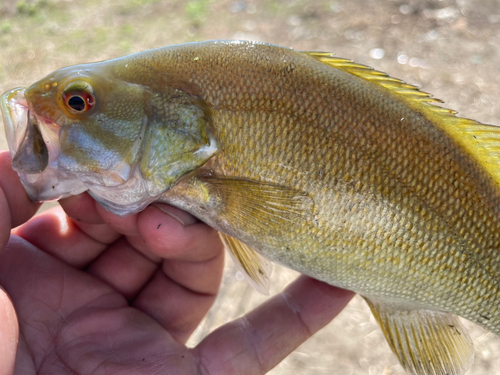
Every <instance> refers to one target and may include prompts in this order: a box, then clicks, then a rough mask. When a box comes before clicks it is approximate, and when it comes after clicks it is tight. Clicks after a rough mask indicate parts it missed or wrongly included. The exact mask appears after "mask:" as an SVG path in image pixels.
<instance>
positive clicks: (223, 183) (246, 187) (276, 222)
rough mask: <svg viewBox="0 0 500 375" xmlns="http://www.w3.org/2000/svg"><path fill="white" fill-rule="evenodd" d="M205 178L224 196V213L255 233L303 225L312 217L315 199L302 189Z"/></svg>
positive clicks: (235, 224)
mask: <svg viewBox="0 0 500 375" xmlns="http://www.w3.org/2000/svg"><path fill="white" fill-rule="evenodd" d="M201 180H202V181H203V182H205V183H208V184H210V185H211V187H212V189H214V190H215V191H212V192H211V194H213V195H214V196H218V197H220V199H221V200H222V208H221V210H220V217H221V218H222V219H224V220H226V221H227V222H229V223H231V225H232V226H233V227H235V228H240V229H241V230H242V231H244V232H245V233H248V234H250V235H252V236H256V237H259V238H261V239H262V238H264V237H267V236H273V235H275V234H276V233H278V234H281V233H282V232H283V230H282V229H283V226H287V227H292V226H296V225H299V226H301V225H304V223H305V222H307V221H310V220H311V218H312V212H313V208H314V203H313V200H312V199H311V198H310V197H309V196H308V195H307V194H306V193H303V192H301V191H297V190H294V189H291V188H288V187H284V186H278V185H273V184H269V183H266V182H260V181H251V180H245V179H234V178H210V177H208V178H201Z"/></svg>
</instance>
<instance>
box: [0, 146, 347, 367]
mask: <svg viewBox="0 0 500 375" xmlns="http://www.w3.org/2000/svg"><path fill="white" fill-rule="evenodd" d="M10 165H11V159H10V156H9V154H8V153H7V152H2V153H0V212H1V213H2V215H1V216H0V257H1V261H0V286H1V288H2V289H0V363H2V366H0V375H7V374H13V373H14V374H35V373H36V374H105V373H106V374H108V373H113V374H121V373H126V374H141V375H147V374H235V373H238V374H264V373H266V372H267V371H269V370H270V369H271V368H273V367H274V366H276V364H278V363H279V362H280V361H281V360H282V359H283V358H285V357H286V356H287V355H288V354H289V353H290V352H292V351H293V350H294V349H295V348H296V347H297V346H299V345H300V344H301V343H302V342H303V341H305V340H306V339H307V338H308V337H310V336H311V335H312V334H313V333H314V332H316V331H317V330H319V329H320V328H322V327H323V326H324V325H326V324H327V323H328V322H330V321H331V320H332V319H333V318H334V317H335V316H336V315H337V314H338V313H339V312H340V311H341V310H342V309H343V308H344V307H345V305H346V304H347V303H348V302H349V300H350V299H351V298H352V296H353V293H352V292H349V291H345V290H342V289H338V288H335V287H332V286H329V285H326V284H324V283H321V282H319V281H316V280H313V279H311V278H308V277H305V276H302V277H299V278H298V279H297V280H296V281H295V282H294V283H292V284H291V285H290V286H289V287H288V288H287V289H286V290H285V291H283V292H282V293H280V294H278V295H276V296H274V297H273V298H271V299H269V300H268V301H267V302H266V303H265V304H263V305H261V306H259V307H258V308H257V309H256V310H254V311H252V312H250V313H249V314H247V315H246V316H244V317H242V318H240V319H237V320H235V321H233V322H230V323H228V324H226V325H224V326H222V327H220V328H219V329H217V330H216V331H214V332H212V333H211V334H210V335H209V336H207V337H206V338H205V339H204V340H203V341H202V342H201V343H200V344H199V345H198V346H197V347H195V348H192V349H190V348H187V347H186V346H185V342H186V340H187V339H188V338H189V336H190V334H191V333H192V332H193V331H194V329H195V328H196V327H197V326H198V324H199V323H200V321H201V319H202V318H203V316H204V315H205V314H206V312H207V311H208V309H209V308H210V306H211V305H212V303H213V301H214V299H215V296H216V293H217V290H218V288H219V284H220V279H221V275H222V269H223V261H224V253H223V249H222V246H221V244H220V241H219V238H218V236H217V234H216V232H215V231H214V230H213V229H211V228H209V227H208V226H206V225H205V224H203V223H200V222H199V221H198V220H197V219H195V218H194V217H193V216H191V215H189V214H188V213H186V212H184V211H181V210H179V209H176V208H173V207H171V206H168V205H161V206H150V207H148V208H147V209H146V210H144V211H143V212H141V213H139V214H136V215H133V216H128V217H125V218H119V217H117V216H114V215H112V214H110V213H108V212H106V211H104V210H103V209H102V208H100V207H99V206H98V205H97V204H95V202H94V201H93V200H92V198H90V196H88V195H87V194H82V195H79V196H76V197H71V198H68V199H66V200H64V201H61V206H62V208H61V207H58V208H55V209H52V210H49V211H47V212H44V213H42V214H39V215H37V216H35V217H34V218H32V219H31V220H30V218H31V217H32V216H33V215H34V214H35V212H36V210H37V209H38V205H37V204H34V203H32V202H30V201H29V199H28V197H27V196H26V194H25V192H24V189H23V188H22V186H21V183H20V182H19V180H18V177H17V174H16V173H15V172H13V171H12V169H11V167H10ZM63 209H64V211H66V213H67V214H68V215H69V217H68V216H66V214H65V213H64V211H63ZM61 223H66V224H67V225H66V226H67V228H66V229H65V228H62V229H61ZM159 224H161V226H160V228H161V229H160V228H158V226H159ZM12 228H16V229H13V230H12ZM64 229H65V230H64ZM17 343H18V344H17ZM16 352H17V355H16Z"/></svg>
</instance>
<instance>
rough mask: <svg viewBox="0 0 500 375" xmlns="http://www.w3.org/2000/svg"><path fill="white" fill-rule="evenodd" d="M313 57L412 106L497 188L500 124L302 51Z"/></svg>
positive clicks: (348, 62)
mask: <svg viewBox="0 0 500 375" xmlns="http://www.w3.org/2000/svg"><path fill="white" fill-rule="evenodd" d="M304 53H306V54H307V55H309V56H311V57H313V58H315V59H316V60H318V61H320V62H322V63H324V64H327V65H330V66H332V67H333V68H336V69H339V70H342V71H344V72H346V73H349V74H352V75H355V76H357V77H359V78H361V79H364V80H365V81H368V82H371V83H374V84H376V85H378V86H381V87H383V88H386V89H387V90H389V91H391V92H392V93H394V94H396V95H398V98H399V99H401V100H403V101H404V102H405V103H406V104H407V105H408V106H410V107H411V108H412V109H414V110H417V111H419V112H420V113H422V114H423V115H424V116H426V117H427V119H428V120H430V121H431V122H432V123H433V124H434V125H435V126H436V127H438V128H440V129H441V130H443V131H445V132H446V133H447V134H448V135H449V136H450V137H451V138H452V139H453V140H454V141H455V142H456V143H457V144H459V145H460V146H461V147H462V148H463V149H464V150H465V151H466V152H467V153H468V154H469V155H471V156H472V157H473V158H474V159H475V160H476V161H477V162H478V163H479V164H480V165H482V166H483V168H485V169H486V171H487V172H488V173H489V174H490V175H491V176H492V178H493V180H494V181H495V182H496V184H497V186H499V187H500V127H498V126H494V125H485V124H481V123H479V122H477V121H474V120H470V119H466V118H461V117H457V116H455V114H456V111H453V110H451V109H447V108H443V107H439V106H437V105H434V104H433V103H436V102H437V103H442V101H441V100H439V99H436V98H433V97H431V96H430V95H429V94H428V93H426V92H423V91H420V90H419V89H418V88H417V87H416V86H413V85H409V84H407V83H405V82H403V81H401V80H399V79H397V78H392V77H390V76H388V75H387V74H386V73H383V72H380V71H377V70H374V69H372V68H370V67H369V66H366V65H362V64H356V63H355V62H353V61H351V60H348V59H343V58H338V57H334V56H333V55H332V54H330V53H326V52H304Z"/></svg>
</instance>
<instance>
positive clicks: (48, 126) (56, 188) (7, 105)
mask: <svg viewBox="0 0 500 375" xmlns="http://www.w3.org/2000/svg"><path fill="white" fill-rule="evenodd" d="M24 92H25V89H24V88H16V89H13V90H10V91H7V92H6V93H4V94H3V95H2V96H1V97H0V109H1V110H2V115H3V121H4V125H5V133H6V136H7V143H8V145H9V150H10V154H11V156H12V160H13V162H12V166H13V168H14V170H15V171H16V172H17V173H18V175H19V177H20V179H21V182H22V183H23V185H24V188H25V189H26V191H27V193H28V195H29V197H30V199H31V200H33V201H47V200H56V199H61V198H65V197H67V196H70V195H76V194H80V193H82V192H84V191H85V190H87V189H88V188H87V187H86V186H85V185H84V184H83V183H82V182H81V181H79V180H78V179H77V178H75V177H74V176H68V175H65V174H62V173H61V172H60V171H59V170H58V168H57V160H58V158H59V154H60V143H59V130H60V128H59V126H58V125H57V124H55V123H53V122H51V121H49V120H48V119H45V118H43V117H40V116H37V115H36V114H35V113H33V112H32V111H30V109H29V105H28V103H27V101H26V98H25V97H24Z"/></svg>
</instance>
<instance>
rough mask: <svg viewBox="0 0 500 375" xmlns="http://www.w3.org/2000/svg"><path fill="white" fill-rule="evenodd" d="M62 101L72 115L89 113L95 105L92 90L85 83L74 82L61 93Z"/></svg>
mask: <svg viewBox="0 0 500 375" xmlns="http://www.w3.org/2000/svg"><path fill="white" fill-rule="evenodd" d="M63 101H64V105H65V106H66V107H67V108H68V109H69V110H70V111H71V112H73V113H82V112H86V111H89V110H90V109H92V108H93V107H94V105H95V97H94V90H93V89H92V86H90V84H88V83H87V82H74V83H72V84H70V85H69V86H68V87H67V88H66V89H65V90H64V91H63Z"/></svg>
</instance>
